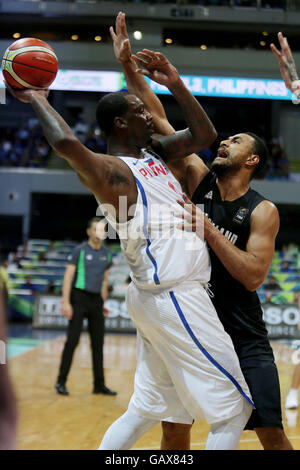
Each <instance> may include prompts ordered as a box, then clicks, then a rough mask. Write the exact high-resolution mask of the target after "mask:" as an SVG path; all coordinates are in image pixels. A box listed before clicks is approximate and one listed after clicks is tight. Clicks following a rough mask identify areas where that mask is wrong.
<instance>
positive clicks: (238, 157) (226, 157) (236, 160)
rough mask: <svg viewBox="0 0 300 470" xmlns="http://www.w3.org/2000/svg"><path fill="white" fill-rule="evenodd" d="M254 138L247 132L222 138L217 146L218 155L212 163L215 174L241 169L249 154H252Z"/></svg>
mask: <svg viewBox="0 0 300 470" xmlns="http://www.w3.org/2000/svg"><path fill="white" fill-rule="evenodd" d="M253 146H254V139H253V137H251V136H250V135H248V134H236V135H234V136H231V137H229V138H228V139H226V140H223V141H222V142H221V143H220V146H219V148H218V156H217V157H216V158H215V159H214V161H213V163H212V169H213V170H214V171H215V172H216V173H217V174H224V173H227V172H229V171H230V172H231V171H237V170H239V169H241V168H242V167H243V166H244V164H245V163H246V161H247V159H248V158H249V156H251V155H253Z"/></svg>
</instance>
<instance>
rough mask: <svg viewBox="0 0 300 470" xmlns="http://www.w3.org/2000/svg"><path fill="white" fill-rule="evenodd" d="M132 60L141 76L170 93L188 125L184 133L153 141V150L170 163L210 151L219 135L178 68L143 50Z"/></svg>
mask: <svg viewBox="0 0 300 470" xmlns="http://www.w3.org/2000/svg"><path fill="white" fill-rule="evenodd" d="M133 57H134V59H135V60H136V62H137V63H138V64H139V65H141V66H142V67H143V68H142V69H140V70H139V73H141V74H143V75H146V76H148V77H149V78H150V79H151V80H154V81H155V82H157V83H160V84H162V85H165V86H166V87H167V88H168V89H169V91H170V92H171V93H172V95H173V96H174V97H175V99H176V100H177V102H178V103H179V105H180V107H181V109H182V111H183V114H184V117H185V120H186V123H187V125H188V128H187V129H185V130H183V131H179V132H175V133H174V134H171V135H168V136H165V137H161V138H159V139H157V140H154V139H153V144H152V145H153V148H154V149H155V150H157V151H158V153H159V154H160V155H162V157H163V158H164V159H165V160H166V161H169V160H175V159H178V158H183V157H185V156H187V155H190V154H191V153H194V152H198V151H200V150H202V149H204V148H207V147H209V146H210V145H211V144H212V143H213V141H214V140H215V139H216V137H217V132H216V130H215V128H214V126H213V124H212V122H211V121H210V119H209V117H208V116H207V114H206V113H205V111H204V109H203V108H202V106H201V105H200V104H199V103H198V101H197V100H196V98H195V97H194V96H193V95H192V94H191V93H190V91H189V90H188V89H187V88H186V86H185V85H184V83H183V81H182V80H181V78H180V76H179V74H178V72H177V70H176V68H175V67H174V66H173V65H172V64H171V63H170V62H169V61H168V59H167V58H166V57H165V56H164V55H163V54H161V53H160V52H154V51H150V50H148V49H144V50H143V51H142V52H138V53H137V55H136V56H133Z"/></svg>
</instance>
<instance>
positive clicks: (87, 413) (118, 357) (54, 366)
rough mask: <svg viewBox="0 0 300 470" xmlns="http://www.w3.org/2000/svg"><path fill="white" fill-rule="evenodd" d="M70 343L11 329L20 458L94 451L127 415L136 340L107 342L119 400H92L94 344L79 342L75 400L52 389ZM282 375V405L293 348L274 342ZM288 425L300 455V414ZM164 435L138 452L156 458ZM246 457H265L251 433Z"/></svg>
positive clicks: (200, 431) (197, 434) (199, 433)
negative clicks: (252, 453) (23, 453)
mask: <svg viewBox="0 0 300 470" xmlns="http://www.w3.org/2000/svg"><path fill="white" fill-rule="evenodd" d="M64 341H65V334H64V332H63V331H52V332H50V331H41V330H38V331H35V330H32V329H31V327H29V326H28V327H23V329H22V327H21V328H20V327H19V328H15V329H14V328H10V331H9V340H8V344H7V355H8V365H9V370H10V376H11V378H12V382H13V385H14V389H15V394H16V397H17V401H18V409H19V425H18V448H19V449H20V450H95V449H97V447H98V446H99V444H100V442H101V439H102V436H103V435H104V433H105V431H106V429H107V428H108V427H109V425H110V424H111V423H112V422H113V421H115V420H116V419H117V418H118V417H119V416H120V415H121V414H123V413H124V411H125V410H126V408H127V404H128V401H129V399H130V396H131V394H132V391H133V379H134V371H135V363H136V359H135V345H136V338H135V335H123V334H122V335H117V334H107V335H106V336H105V347H104V353H105V361H104V364H105V374H106V385H107V386H108V387H110V388H112V389H113V390H116V391H117V392H118V394H117V396H113V397H111V396H104V395H93V394H92V393H91V392H92V385H93V384H92V370H91V355H90V345H89V337H88V334H87V333H83V334H82V336H81V340H80V344H79V346H78V347H77V350H76V352H75V356H74V360H73V364H72V368H71V372H70V375H69V380H68V383H67V386H68V388H69V391H70V395H69V396H62V395H58V394H57V393H56V390H55V389H54V385H55V382H56V378H57V372H58V367H59V362H60V357H61V353H62V349H63V345H64ZM272 346H273V349H274V353H275V357H276V363H277V366H278V369H279V375H280V382H281V392H282V404H283V405H284V401H285V397H286V395H287V392H288V388H289V385H290V382H291V376H292V372H293V365H292V362H291V361H292V353H293V352H294V349H292V347H291V343H290V342H288V341H279V340H277V341H273V342H272ZM283 420H284V427H285V431H286V434H287V436H288V437H289V439H290V441H291V442H292V445H293V446H294V449H297V450H298V449H300V413H299V410H285V409H284V406H283ZM208 429H209V427H208V425H207V424H206V422H205V421H204V420H203V421H199V422H197V423H195V424H194V426H193V428H192V434H191V449H192V450H198V449H199V450H201V449H204V447H205V441H206V437H207V434H208ZM160 437H161V430H160V425H159V424H158V425H157V426H156V427H155V428H153V429H152V430H150V431H149V432H148V433H147V434H145V436H143V437H142V438H141V439H140V440H139V441H138V442H137V443H136V445H135V446H134V449H143V450H158V449H159V448H160ZM239 449H240V450H259V449H262V447H261V445H260V443H259V441H258V439H257V438H256V434H255V433H254V432H253V431H244V432H243V435H242V438H241V441H240V445H239Z"/></svg>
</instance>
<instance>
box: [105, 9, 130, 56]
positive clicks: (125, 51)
mask: <svg viewBox="0 0 300 470" xmlns="http://www.w3.org/2000/svg"><path fill="white" fill-rule="evenodd" d="M109 32H110V35H111V38H112V40H113V45H114V53H115V56H116V59H117V60H118V61H119V62H127V61H129V60H130V59H131V47H130V42H129V37H128V33H127V28H126V21H125V13H122V12H119V13H118V15H117V18H116V24H115V31H114V28H113V26H111V27H110V28H109Z"/></svg>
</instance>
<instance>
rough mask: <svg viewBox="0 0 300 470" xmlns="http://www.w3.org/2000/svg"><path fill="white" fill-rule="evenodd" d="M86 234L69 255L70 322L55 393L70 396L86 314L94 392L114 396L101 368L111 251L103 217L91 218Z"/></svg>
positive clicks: (66, 297) (65, 302)
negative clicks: (69, 385)
mask: <svg viewBox="0 0 300 470" xmlns="http://www.w3.org/2000/svg"><path fill="white" fill-rule="evenodd" d="M87 235H88V241H87V242H84V243H81V244H80V245H77V246H76V247H75V249H74V251H73V253H72V254H71V255H70V256H69V258H68V264H67V266H66V270H65V275H64V281H63V287H62V297H63V298H62V313H63V315H64V316H65V317H67V318H68V320H69V325H68V331H67V340H66V343H65V346H64V350H63V354H62V358H61V364H60V369H59V374H58V379H57V383H56V386H55V387H56V390H57V393H59V394H61V395H69V392H68V389H67V387H66V381H67V377H68V373H69V370H70V367H71V363H72V358H73V354H74V351H75V348H76V346H77V344H78V342H79V338H80V333H81V329H82V324H83V319H84V318H85V317H87V319H88V326H89V334H90V338H91V348H92V360H93V373H94V389H93V393H97V394H98V393H102V394H105V395H116V392H114V391H112V390H110V389H109V388H107V387H106V386H105V383H104V371H103V337H104V316H103V302H104V301H105V300H106V297H107V291H108V269H109V267H110V266H111V254H110V252H109V250H108V249H107V248H105V247H104V246H103V244H102V242H103V239H104V236H105V219H104V218H103V219H99V218H97V217H94V218H92V219H91V220H90V221H89V222H88V224H87ZM102 286H103V288H102ZM101 289H102V295H101Z"/></svg>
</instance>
